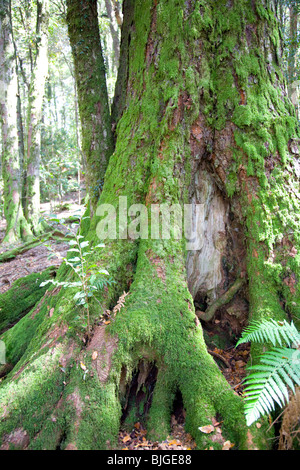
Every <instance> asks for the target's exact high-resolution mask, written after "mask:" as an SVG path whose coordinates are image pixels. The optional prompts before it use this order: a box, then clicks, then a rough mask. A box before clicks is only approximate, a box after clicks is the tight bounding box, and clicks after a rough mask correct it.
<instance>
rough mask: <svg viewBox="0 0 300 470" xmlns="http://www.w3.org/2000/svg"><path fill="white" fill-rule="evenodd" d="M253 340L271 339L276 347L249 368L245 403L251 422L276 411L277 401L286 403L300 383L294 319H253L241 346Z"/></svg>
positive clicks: (299, 337) (299, 339)
mask: <svg viewBox="0 0 300 470" xmlns="http://www.w3.org/2000/svg"><path fill="white" fill-rule="evenodd" d="M249 341H254V342H258V343H265V342H270V343H271V344H272V345H273V348H272V349H271V350H270V351H267V352H265V353H264V354H263V355H262V356H261V357H260V363H259V364H257V365H255V366H251V367H248V368H247V370H249V371H250V375H249V376H248V377H247V378H246V379H245V384H246V387H245V390H244V403H245V417H246V421H247V425H248V426H250V425H251V424H252V423H254V422H255V421H257V419H259V418H260V417H261V416H263V415H265V414H269V413H270V412H272V411H274V409H275V405H276V403H277V404H278V405H279V406H280V407H284V406H285V405H286V404H287V403H288V401H289V389H290V390H291V391H292V392H293V393H295V385H294V384H296V385H300V335H299V332H298V331H297V329H296V327H295V326H294V324H293V323H291V324H289V323H288V322H286V321H283V322H276V321H274V320H268V321H267V320H264V321H262V322H253V323H252V324H251V325H250V326H249V327H247V328H246V329H245V331H244V333H243V335H242V337H241V339H240V340H239V341H238V343H237V346H238V345H239V344H241V343H244V342H249ZM276 345H279V346H280V347H275V346H276ZM283 346H284V347H283ZM252 371H253V372H252Z"/></svg>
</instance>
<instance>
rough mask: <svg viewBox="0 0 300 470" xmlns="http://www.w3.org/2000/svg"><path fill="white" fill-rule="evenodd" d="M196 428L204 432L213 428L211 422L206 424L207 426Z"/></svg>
mask: <svg viewBox="0 0 300 470" xmlns="http://www.w3.org/2000/svg"><path fill="white" fill-rule="evenodd" d="M198 429H200V431H201V432H204V434H210V433H211V432H213V431H214V430H215V428H214V426H213V425H212V424H208V425H207V426H202V427H200V428H198Z"/></svg>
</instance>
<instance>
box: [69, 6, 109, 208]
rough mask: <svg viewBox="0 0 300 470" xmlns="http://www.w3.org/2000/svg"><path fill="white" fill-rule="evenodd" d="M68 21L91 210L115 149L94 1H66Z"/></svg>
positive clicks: (95, 202)
mask: <svg viewBox="0 0 300 470" xmlns="http://www.w3.org/2000/svg"><path fill="white" fill-rule="evenodd" d="M67 21H68V30H69V37H70V42H71V46H72V54H73V58H74V68H75V79H76V86H77V92H78V104H79V113H80V121H81V126H82V152H83V154H84V160H85V161H86V185H87V191H88V193H89V196H90V201H91V209H92V210H94V208H95V206H96V204H97V201H98V198H99V194H100V192H101V189H102V187H103V180H104V175H105V171H106V168H107V164H108V161H109V158H110V156H111V154H112V152H113V149H114V144H113V138H112V130H111V119H110V111H109V105H108V96H107V87H106V77H105V65H104V60H103V56H102V49H101V43H100V35H99V25H98V15H97V1H96V0H88V1H85V2H83V1H82V0H75V1H71V0H68V1H67Z"/></svg>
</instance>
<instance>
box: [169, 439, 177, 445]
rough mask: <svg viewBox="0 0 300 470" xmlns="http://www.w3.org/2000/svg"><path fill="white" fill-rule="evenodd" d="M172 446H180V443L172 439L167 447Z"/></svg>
mask: <svg viewBox="0 0 300 470" xmlns="http://www.w3.org/2000/svg"><path fill="white" fill-rule="evenodd" d="M173 445H175V446H180V443H178V441H177V440H176V439H174V440H173V441H170V442H169V446H173Z"/></svg>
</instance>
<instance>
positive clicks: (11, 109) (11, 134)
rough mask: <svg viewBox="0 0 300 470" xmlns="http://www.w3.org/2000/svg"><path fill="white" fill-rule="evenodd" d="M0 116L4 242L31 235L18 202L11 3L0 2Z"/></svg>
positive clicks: (19, 167) (16, 99) (16, 125)
mask: <svg viewBox="0 0 300 470" xmlns="http://www.w3.org/2000/svg"><path fill="white" fill-rule="evenodd" d="M0 15H1V18H0V21H1V27H0V31H1V39H0V40H1V44H0V46H1V47H0V62H1V68H0V81H1V90H0V118H1V130H2V175H3V181H4V216H5V219H6V232H5V237H4V239H3V242H4V243H9V244H11V243H14V242H16V241H18V240H20V239H26V238H27V237H29V236H30V234H31V232H30V228H29V226H28V224H27V222H26V220H25V218H24V215H23V209H22V204H21V193H22V169H21V166H20V148H19V140H18V115H17V112H18V93H19V90H18V79H17V72H16V57H15V50H14V44H13V34H12V26H11V17H10V2H9V1H8V0H2V1H1V3H0Z"/></svg>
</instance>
